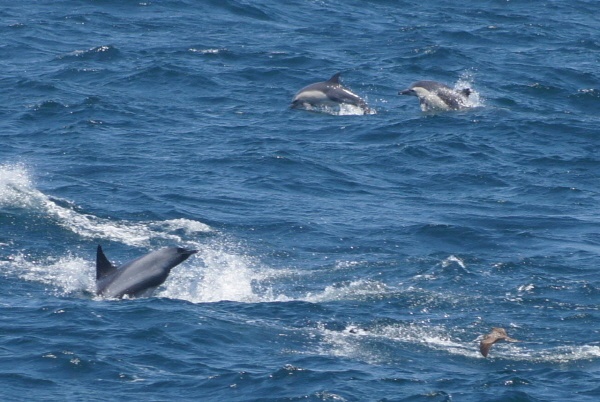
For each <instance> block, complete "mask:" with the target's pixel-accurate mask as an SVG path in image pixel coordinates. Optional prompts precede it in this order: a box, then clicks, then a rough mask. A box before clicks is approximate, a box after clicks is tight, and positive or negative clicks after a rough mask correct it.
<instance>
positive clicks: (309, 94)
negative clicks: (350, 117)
mask: <svg viewBox="0 0 600 402" xmlns="http://www.w3.org/2000/svg"><path fill="white" fill-rule="evenodd" d="M340 74H341V73H337V74H334V75H333V77H331V78H330V79H328V80H327V81H323V82H316V83H314V84H310V85H308V86H306V87H304V88H302V89H301V90H300V91H298V93H297V94H296V95H294V98H293V99H292V105H291V107H292V108H309V107H311V106H329V107H331V106H340V105H341V104H347V105H354V106H358V107H360V108H361V109H362V110H363V112H364V113H365V114H366V113H369V112H370V109H369V107H368V106H367V103H366V102H365V101H364V99H362V98H361V97H360V96H358V95H356V94H355V93H352V92H351V91H350V90H349V89H348V88H344V87H343V86H342V84H341V83H340Z"/></svg>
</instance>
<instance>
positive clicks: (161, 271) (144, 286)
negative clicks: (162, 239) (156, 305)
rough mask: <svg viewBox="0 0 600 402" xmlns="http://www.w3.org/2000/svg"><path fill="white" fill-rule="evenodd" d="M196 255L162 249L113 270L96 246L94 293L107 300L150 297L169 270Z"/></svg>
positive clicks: (189, 251)
mask: <svg viewBox="0 0 600 402" xmlns="http://www.w3.org/2000/svg"><path fill="white" fill-rule="evenodd" d="M197 252H198V251H197V250H186V249H184V248H180V247H168V248H162V249H160V250H156V251H152V252H151V253H148V254H146V255H143V256H141V257H139V258H136V259H134V260H131V261H129V262H126V263H125V264H123V265H121V266H120V267H115V266H114V265H112V264H111V263H110V261H109V260H108V258H106V256H105V255H104V252H103V251H102V247H101V246H98V250H97V252H96V294H98V295H100V296H104V297H108V298H122V297H123V296H125V295H127V296H130V297H138V296H150V295H152V293H153V292H154V290H155V289H156V288H157V287H158V286H160V285H162V284H163V283H164V282H165V280H166V279H167V277H168V276H169V273H170V272H171V269H173V267H175V266H177V265H179V264H181V263H182V262H184V261H185V260H187V259H188V257H189V256H190V255H192V254H195V253H197Z"/></svg>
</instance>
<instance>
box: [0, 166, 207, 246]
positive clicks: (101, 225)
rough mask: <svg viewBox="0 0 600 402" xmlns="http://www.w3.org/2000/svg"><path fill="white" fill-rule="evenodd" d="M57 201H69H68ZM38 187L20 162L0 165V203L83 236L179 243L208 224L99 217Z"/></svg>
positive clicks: (130, 242)
mask: <svg viewBox="0 0 600 402" xmlns="http://www.w3.org/2000/svg"><path fill="white" fill-rule="evenodd" d="M57 201H61V203H60V204H63V203H64V204H67V205H69V202H68V201H64V200H57ZM60 204H59V203H57V202H56V201H54V200H53V199H51V198H50V197H48V196H47V195H45V194H44V193H42V192H41V191H39V190H37V189H36V188H35V187H34V185H33V182H32V179H31V174H30V173H29V171H28V170H27V169H26V168H25V167H24V166H23V165H0V206H5V207H13V208H24V209H29V210H35V211H37V212H40V213H42V214H45V215H46V216H47V217H48V218H49V219H53V220H54V221H55V222H56V223H57V224H58V225H59V226H61V227H63V228H65V229H67V230H70V231H72V232H73V233H76V234H78V235H80V236H82V237H85V238H91V239H104V240H110V241H116V242H120V243H123V244H127V245H130V246H137V247H144V246H149V245H150V241H151V240H153V239H159V240H169V241H172V242H175V243H182V242H183V241H184V240H183V238H182V237H181V236H179V235H177V234H175V233H172V232H175V231H178V230H182V231H183V232H184V233H185V234H191V233H197V232H209V231H211V228H210V227H209V226H208V225H206V224H204V223H202V222H198V221H193V220H189V219H173V220H167V221H159V222H127V221H115V220H110V219H104V218H99V217H97V216H94V215H91V214H85V213H81V212H78V211H77V210H76V209H75V207H74V206H72V205H71V206H68V207H65V206H62V205H60Z"/></svg>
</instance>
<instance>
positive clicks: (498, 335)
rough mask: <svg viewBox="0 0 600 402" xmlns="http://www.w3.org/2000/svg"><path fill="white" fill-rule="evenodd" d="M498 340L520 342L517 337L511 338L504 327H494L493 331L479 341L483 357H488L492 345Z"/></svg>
mask: <svg viewBox="0 0 600 402" xmlns="http://www.w3.org/2000/svg"><path fill="white" fill-rule="evenodd" d="M498 341H507V342H520V341H518V340H516V339H513V338H510V337H509V336H508V334H507V333H506V330H505V329H504V328H492V332H490V333H489V334H487V335H486V336H484V337H483V339H482V340H481V342H480V343H479V351H480V352H481V354H482V355H483V357H487V355H488V353H489V351H490V348H491V347H492V345H493V344H494V343H496V342H498Z"/></svg>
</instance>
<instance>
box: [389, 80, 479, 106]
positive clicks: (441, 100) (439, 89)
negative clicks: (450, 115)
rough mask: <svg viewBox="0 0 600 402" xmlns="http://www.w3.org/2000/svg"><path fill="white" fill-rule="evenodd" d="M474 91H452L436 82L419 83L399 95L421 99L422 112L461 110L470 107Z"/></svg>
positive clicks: (468, 89) (466, 89)
mask: <svg viewBox="0 0 600 402" xmlns="http://www.w3.org/2000/svg"><path fill="white" fill-rule="evenodd" d="M471 93H472V91H471V89H470V88H465V89H461V90H456V89H452V88H450V87H449V86H447V85H444V84H442V83H439V82H435V81H418V82H415V83H414V84H412V85H411V86H410V87H408V89H405V90H403V91H400V92H398V95H411V96H416V97H417V98H419V103H420V105H421V110H422V111H424V112H427V111H432V110H460V109H464V108H466V107H468V104H467V100H468V98H469V95H471Z"/></svg>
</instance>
